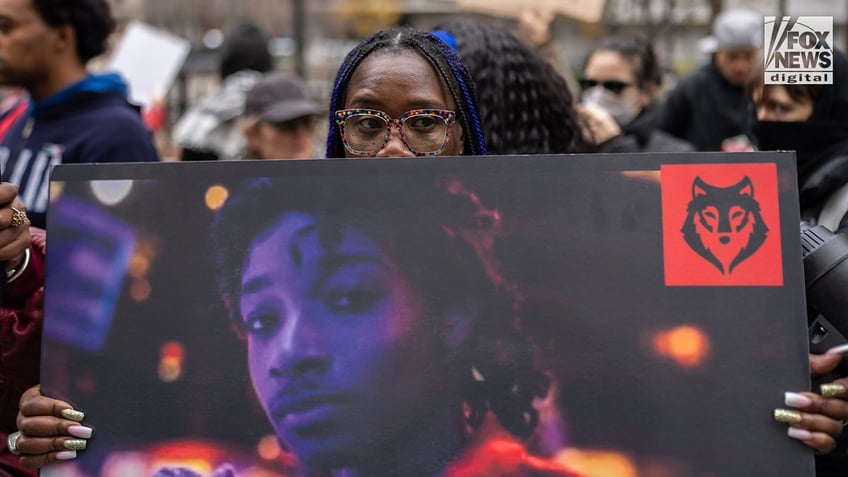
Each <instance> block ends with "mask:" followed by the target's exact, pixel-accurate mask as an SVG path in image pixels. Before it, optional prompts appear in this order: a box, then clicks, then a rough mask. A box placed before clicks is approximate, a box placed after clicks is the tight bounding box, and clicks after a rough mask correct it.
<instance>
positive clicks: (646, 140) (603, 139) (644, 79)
mask: <svg viewBox="0 0 848 477" xmlns="http://www.w3.org/2000/svg"><path fill="white" fill-rule="evenodd" d="M661 84H662V68H661V67H660V64H659V61H658V60H657V56H656V54H655V53H654V50H653V48H651V44H650V43H648V40H647V39H645V38H644V37H642V36H640V35H613V36H608V37H605V38H603V39H601V40H600V41H599V42H598V43H597V44H596V45H595V46H594V47H593V48H592V50H591V51H590V52H589V55H588V56H587V57H586V63H585V65H584V66H583V76H582V78H581V79H580V87H581V89H582V91H583V93H582V100H583V104H582V105H581V107H580V116H581V119H583V121H584V123H585V125H586V127H587V128H588V134H587V136H588V137H591V138H593V139H594V141H595V144H596V145H597V146H598V148H599V150H600V152H689V151H693V150H694V149H695V148H694V147H693V146H692V145H691V144H689V143H688V142H686V141H683V140H681V139H678V138H676V137H674V136H672V135H670V134H668V133H666V132H663V131H660V130H659V129H657V127H656V126H657V109H656V107H654V105H653V101H654V96H655V94H656V92H657V90H658V89H659V87H660V85H661Z"/></svg>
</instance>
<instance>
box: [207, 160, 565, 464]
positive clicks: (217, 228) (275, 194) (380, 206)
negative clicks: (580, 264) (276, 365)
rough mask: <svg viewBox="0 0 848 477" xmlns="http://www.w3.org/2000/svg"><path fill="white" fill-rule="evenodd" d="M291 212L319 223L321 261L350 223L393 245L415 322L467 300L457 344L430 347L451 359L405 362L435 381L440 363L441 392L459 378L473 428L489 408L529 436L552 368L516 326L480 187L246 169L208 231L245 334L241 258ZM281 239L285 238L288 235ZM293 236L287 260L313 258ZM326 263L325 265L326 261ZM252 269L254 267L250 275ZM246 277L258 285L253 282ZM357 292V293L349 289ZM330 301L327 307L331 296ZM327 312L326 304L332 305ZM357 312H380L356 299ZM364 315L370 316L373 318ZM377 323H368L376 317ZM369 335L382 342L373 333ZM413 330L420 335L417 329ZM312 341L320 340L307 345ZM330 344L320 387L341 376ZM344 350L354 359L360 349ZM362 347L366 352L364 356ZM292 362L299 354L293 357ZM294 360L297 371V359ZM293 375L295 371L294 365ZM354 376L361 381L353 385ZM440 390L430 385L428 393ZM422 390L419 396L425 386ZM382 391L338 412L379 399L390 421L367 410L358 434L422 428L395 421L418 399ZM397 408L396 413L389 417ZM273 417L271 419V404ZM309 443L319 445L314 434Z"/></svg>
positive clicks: (494, 216)
mask: <svg viewBox="0 0 848 477" xmlns="http://www.w3.org/2000/svg"><path fill="white" fill-rule="evenodd" d="M293 212H294V213H298V214H305V215H307V216H309V217H312V218H313V219H311V220H314V224H315V225H314V229H313V228H310V229H309V230H315V232H314V233H317V237H318V243H320V245H319V247H320V248H321V249H323V250H324V253H326V254H328V255H326V256H325V257H324V258H323V259H322V260H321V262H322V263H323V262H326V261H328V260H335V261H338V260H339V259H332V258H330V257H333V256H334V255H333V254H334V253H340V254H343V253H345V252H343V251H342V249H344V250H348V249H347V248H344V247H343V245H342V244H343V243H347V242H345V241H346V240H348V239H349V237H350V235H349V233H351V231H354V232H353V233H361V234H363V235H364V236H366V237H367V238H368V239H369V240H370V241H372V242H373V243H375V244H378V245H377V246H378V248H379V249H380V250H382V252H380V253H381V254H386V253H391V255H386V256H385V257H384V258H383V259H381V260H380V261H388V263H392V262H393V263H394V265H390V267H391V269H392V270H397V271H398V273H400V274H401V275H400V276H402V277H406V278H405V279H404V278H398V279H400V280H402V281H405V280H408V281H409V283H410V284H411V287H412V289H414V290H415V293H417V294H419V295H420V297H421V298H420V299H421V300H422V303H423V306H424V308H425V309H426V310H428V311H427V313H426V314H425V315H424V316H421V317H420V318H419V320H421V319H423V320H426V323H422V324H424V326H425V328H424V329H431V330H433V329H436V328H438V327H439V324H438V322H440V318H439V317H440V316H444V314H445V313H448V312H449V311H450V310H454V309H462V310H470V315H471V316H472V317H471V318H470V323H469V328H468V331H467V334H465V335H464V338H463V339H462V341H461V342H460V343H458V344H456V346H455V348H453V349H454V350H455V352H452V353H447V352H442V353H436V354H435V355H433V356H435V357H434V358H432V359H434V360H442V356H443V355H450V357H449V358H445V361H446V362H444V363H414V364H413V363H408V366H412V367H414V368H415V369H416V370H417V371H415V373H418V374H420V375H422V376H425V377H423V378H421V379H425V380H430V379H437V382H439V381H438V379H439V378H435V377H428V373H430V374H432V373H433V372H434V371H435V373H436V374H438V373H447V376H448V379H447V380H446V382H447V383H452V384H449V385H448V384H446V385H445V386H448V388H445V389H442V388H441V387H439V386H437V388H439V389H442V390H441V391H438V392H439V393H445V395H446V396H454V394H453V392H451V391H448V390H447V389H454V390H455V392H456V390H458V392H457V394H459V395H461V400H462V401H463V402H464V403H465V405H467V406H468V408H469V410H470V412H466V413H465V416H466V425H468V426H471V427H472V428H475V429H476V428H477V427H478V426H479V425H480V424H481V423H482V422H483V420H484V418H485V417H486V415H487V413H488V412H490V411H491V412H493V413H494V415H495V416H497V419H498V421H499V422H500V423H501V425H503V427H504V428H506V429H507V430H508V431H509V432H510V433H512V434H513V435H515V436H517V437H520V438H526V437H528V436H529V435H530V434H531V433H532V432H533V430H534V428H535V427H536V425H537V423H538V420H539V415H538V412H537V411H536V410H535V409H534V407H533V400H534V399H535V398H540V397H543V396H545V395H546V393H547V390H548V386H549V379H548V377H547V376H546V375H545V374H544V373H542V372H541V371H540V370H538V369H537V367H536V365H535V361H534V347H533V345H532V342H531V341H530V339H529V338H528V337H527V336H525V334H524V333H523V332H522V330H521V326H520V319H519V318H520V309H519V306H518V303H519V299H518V293H517V291H516V289H515V288H514V287H513V285H512V284H511V283H510V282H509V281H508V280H506V279H505V277H503V276H502V274H501V273H500V270H499V264H498V262H497V260H496V258H495V256H494V239H495V236H496V235H497V233H498V229H499V224H500V215H499V213H498V212H497V211H494V210H491V209H487V208H485V207H484V206H483V204H482V203H481V201H480V199H479V198H478V196H477V195H476V194H475V193H473V192H471V191H469V190H468V189H466V188H465V187H464V186H463V185H462V184H461V183H460V182H459V181H457V180H455V179H445V180H436V181H435V185H434V181H433V180H427V179H425V178H422V177H420V176H415V177H413V176H407V177H397V178H392V179H391V180H387V178H385V177H382V178H380V177H356V178H351V177H330V176H327V177H322V178H318V179H303V178H297V179H292V178H289V179H255V180H252V181H250V182H249V183H248V184H246V186H245V187H242V188H240V189H239V190H237V191H236V192H235V193H234V194H233V196H232V197H231V199H230V200H228V201H227V203H226V204H225V206H224V207H223V208H222V209H221V211H220V212H219V214H218V216H217V218H216V220H215V223H214V226H213V231H212V240H213V249H214V253H215V254H216V262H217V266H218V270H219V273H218V278H219V285H220V290H221V292H222V294H223V296H224V297H225V302H226V303H228V308H229V309H230V316H231V318H232V319H233V323H234V326H235V328H236V329H237V330H238V331H239V332H240V333H241V334H247V336H248V337H251V336H252V334H251V333H255V331H251V330H250V329H246V328H245V327H246V323H245V319H246V318H245V317H242V316H240V314H241V312H242V311H243V310H242V309H240V307H239V306H240V305H239V303H240V300H241V296H240V293H241V292H242V291H244V289H243V288H242V287H243V286H248V285H245V284H244V282H243V280H245V278H244V277H245V273H247V271H248V268H247V267H250V266H251V265H249V264H250V263H251V261H250V260H249V259H248V258H247V257H250V254H251V253H253V252H252V250H254V248H255V247H256V244H257V243H258V241H259V240H260V239H261V237H268V231H269V230H274V229H275V227H280V224H282V222H281V220H282V218H283V217H284V216H285V215H287V214H290V213H293ZM310 233H311V232H310ZM357 243H360V242H357ZM282 247H283V248H284V249H285V244H284V245H283V246H282ZM360 247H361V245H360ZM295 248H297V247H296V246H295V245H293V244H289V246H288V249H287V250H288V254H289V255H290V256H291V257H292V259H291V260H294V261H296V262H297V263H298V264H302V265H299V266H303V267H306V266H308V264H306V263H304V262H305V261H306V260H307V259H306V258H304V255H302V253H312V252H305V251H303V250H305V249H301V251H298V250H295ZM357 249H359V248H357ZM388 251H391V252H388ZM389 257H394V258H389ZM268 259H271V258H270V256H268V257H265V256H263V257H262V258H260V260H262V261H265V260H268ZM328 263H329V262H328ZM333 263H335V262H333ZM327 266H329V265H327ZM322 273H324V274H328V273H331V272H329V271H328V270H324V271H323V272H322ZM331 280H334V279H331ZM350 280H351V278H350V277H348V280H347V281H345V282H344V283H345V284H347V286H348V287H356V286H358V285H351V283H352V282H351V281H350ZM253 281H255V279H252V280H251V282H253ZM314 286H317V285H309V286H308V288H310V289H312V287H314ZM247 289H250V290H251V293H255V290H254V289H253V287H252V285H251V286H250V287H249V288H247ZM322 289H323V288H322ZM310 293H319V292H317V291H313V292H310ZM322 293H323V292H322ZM353 301H354V302H356V301H359V300H358V299H353ZM376 308H377V307H375V309H376ZM310 309H312V308H310ZM319 309H324V308H314V309H313V310H314V311H313V313H312V314H310V315H309V316H310V319H312V320H325V321H326V320H328V319H329V318H320V317H318V316H317V315H315V314H314V313H315V311H317V310H319ZM326 309H327V310H332V306H329V307H328V308H326ZM394 310H395V311H393V312H392V313H394V314H396V315H397V314H401V315H402V314H403V313H404V312H403V311H402V310H399V309H394ZM331 312H332V311H327V313H331ZM360 313H365V314H372V313H375V312H374V311H365V312H361V311H360ZM265 314H267V312H265ZM357 316H358V315H357ZM349 319H354V318H349ZM266 320H267V318H266ZM357 320H362V318H357ZM369 322H372V323H375V324H376V322H373V320H371V321H369ZM357 323H358V321H357ZM375 324H372V325H367V326H375ZM247 326H250V325H247ZM345 326H348V325H345ZM350 326H351V327H358V326H359V325H358V324H356V325H354V324H353V322H351V324H350ZM328 330H329V328H328ZM316 332H317V331H315V330H314V329H313V331H311V333H312V334H314V333H316ZM328 332H329V331H328ZM371 333H374V334H375V335H374V336H376V334H378V333H380V332H378V331H377V330H373V331H372V332H371ZM425 334H426V335H430V334H431V333H430V332H426V333H425ZM438 336H441V338H436V339H437V341H442V340H446V339H448V338H445V336H444V335H441V334H440V335H438ZM248 339H250V338H248ZM257 339H258V338H257ZM371 339H372V340H374V341H375V342H381V340H380V339H378V338H371ZM418 339H419V340H423V339H426V338H425V336H423V335H420V336H419V338H418ZM395 340H396V338H391V339H390V342H389V343H382V344H378V345H374V346H380V347H397V346H401V345H399V344H397V343H394V341H395ZM277 346H282V345H277ZM351 346H352V347H354V348H355V347H356V346H362V345H355V344H351ZM369 346H370V345H369ZM440 346H443V345H437V347H440ZM314 353H318V352H317V351H314ZM329 353H330V355H331V356H330V357H328V358H326V359H328V360H330V361H332V363H327V364H326V365H325V366H318V365H317V364H315V363H313V364H312V366H311V368H312V369H313V371H312V372H311V373H312V374H318V375H321V376H322V378H320V379H321V382H322V383H323V384H322V385H324V386H327V387H331V386H333V384H331V383H332V381H333V380H334V379H335V380H336V381H339V380H341V378H338V377H335V378H333V377H332V376H331V374H333V373H332V372H331V371H329V370H330V369H335V368H336V367H337V365H338V363H335V361H337V360H338V358H339V356H335V358H336V359H335V360H333V356H332V355H341V354H343V353H345V352H344V351H340V350H335V351H330V352H329ZM319 354H321V353H319ZM368 355H370V352H369V351H361V350H360V351H358V352H357V353H356V354H354V356H368ZM316 356H317V355H316ZM322 356H323V355H322ZM380 356H387V355H386V352H381V353H380ZM314 359H318V358H314ZM351 359H352V360H353V361H356V360H357V359H358V358H351ZM362 359H363V361H366V358H362ZM372 364H373V363H372ZM399 365H400V366H401V367H402V369H405V368H406V366H405V365H401V364H400V363H396V364H395V365H394V366H399ZM280 366H283V365H280ZM290 366H292V367H294V366H295V365H294V364H290ZM344 366H347V367H348V368H349V369H348V371H351V370H358V369H359V368H357V366H359V367H361V366H363V365H362V364H356V363H348V364H346V365H344ZM431 366H433V367H431ZM319 369H321V370H323V371H319ZM291 372H292V373H294V371H291ZM371 372H373V371H371ZM410 372H411V371H410ZM278 373H279V374H281V373H282V372H278ZM272 374H273V373H272ZM335 374H338V373H335ZM287 376H288V375H287ZM252 378H253V380H254V386H255V387H257V388H258V386H261V384H257V383H261V381H262V380H268V379H282V375H280V376H277V377H276V378H273V376H272V377H271V378H269V377H266V376H262V375H260V376H256V375H253V376H252ZM290 379H291V380H297V379H299V378H297V377H296V376H294V375H292V377H290ZM303 379H305V378H303ZM315 379H316V380H317V379H318V378H317V377H316V378H315ZM416 379H418V378H416ZM442 379H444V376H443V378H442ZM347 381H349V380H347ZM310 382H312V380H311V381H310ZM351 387H353V388H355V389H358V391H356V392H367V393H372V394H373V393H377V394H379V393H380V390H379V389H376V390H375V389H373V385H372V384H371V385H370V384H368V383H359V384H353V385H351V383H349V382H348V383H347V388H348V391H350V388H351ZM360 387H363V388H362V389H360ZM365 388H369V389H365ZM428 388H429V387H428ZM257 391H258V389H257ZM258 392H259V391H258ZM271 394H273V393H271ZM435 396H437V395H434V396H431V398H433V397H435ZM438 396H441V394H438ZM259 397H260V400H262V399H263V398H264V399H268V396H264V397H263V396H261V395H260V396H259ZM423 398H426V396H422V399H423ZM377 400H378V401H381V403H376V404H374V405H373V406H371V405H370V404H366V405H364V406H366V409H359V410H358V411H359V412H358V413H357V412H356V411H357V410H356V409H348V410H347V411H348V412H347V413H346V414H345V415H347V416H350V417H345V418H344V419H353V420H354V422H359V421H356V419H357V418H356V417H355V416H352V415H353V414H359V415H360V417H362V414H363V413H366V414H368V413H373V414H382V413H381V412H379V411H378V410H377V409H378V408H382V409H384V410H385V414H386V415H389V416H390V418H388V422H385V421H386V419H387V418H385V417H381V416H379V415H375V416H370V415H366V416H365V418H366V419H369V421H368V422H371V424H372V425H371V426H370V427H374V428H375V429H371V430H367V429H360V430H355V431H354V432H359V433H364V434H362V435H360V436H359V437H360V438H362V439H364V437H363V436H368V437H373V436H372V435H371V434H369V433H371V432H373V433H376V434H375V435H379V436H390V435H395V436H396V437H395V438H394V439H396V438H397V436H403V438H406V437H407V436H411V435H412V434H416V433H418V430H417V429H416V430H413V429H409V430H407V431H404V430H403V429H406V427H404V426H407V427H408V426H409V425H411V424H410V423H408V422H407V423H404V422H397V421H398V420H403V419H405V418H408V417H407V413H410V412H411V413H412V415H415V411H403V410H402V409H405V408H406V407H408V406H412V407H418V406H419V405H418V404H417V403H405V404H404V403H394V402H393V401H396V400H397V396H394V399H393V396H390V395H386V396H383V399H382V400H381V399H377ZM444 400H445V398H444V397H439V398H435V399H434V401H433V402H434V403H436V404H432V405H439V406H441V405H445V402H443V401H444ZM452 404H454V405H456V406H457V407H456V409H461V408H462V407H461V406H462V402H455V403H452ZM266 405H268V404H267V403H266ZM369 406H371V407H369ZM375 406H376V407H375ZM398 409H401V410H398ZM269 413H270V411H269ZM393 413H397V414H398V415H396V416H394V418H393V419H392V418H391V416H392V415H393ZM269 418H271V420H272V421H273V420H274V419H273V418H272V417H271V416H269ZM371 419H373V421H371ZM345 422H347V421H345ZM281 425H282V427H283V428H282V429H278V430H277V432H278V434H280V433H281V432H286V431H285V429H284V428H285V427H286V426H285V424H281ZM342 425H343V424H342ZM380 426H389V427H391V429H376V427H380ZM349 427H350V423H348V425H347V426H346V427H345V431H340V432H343V433H347V432H348V429H349ZM364 427H369V426H364ZM425 427H426V426H425ZM460 427H461V426H460ZM399 429H400V432H401V433H400V434H395V433H394V432H395V431H398V430H399ZM456 430H457V429H453V428H451V429H442V430H439V431H437V432H441V433H442V434H443V437H444V438H445V439H448V438H449V436H448V434H450V433H454V432H455V431H456ZM422 432H423V430H422ZM410 438H412V437H410ZM356 442H358V443H357V444H356V445H355V446H356V447H357V449H358V450H351V449H349V448H346V449H345V451H344V452H342V453H343V454H344V455H351V454H350V453H351V452H353V455H357V456H360V457H362V456H363V455H365V454H364V453H372V452H379V447H380V446H385V445H394V443H387V442H386V441H385V440H380V439H377V440H376V441H368V440H361V439H360V440H356ZM313 447H320V446H317V445H313ZM293 450H294V451H295V453H296V454H297V450H298V449H297V446H296V445H295V446H293ZM377 455H378V456H379V455H380V454H377ZM301 457H302V456H301ZM401 457H402V456H401ZM327 460H328V458H327V457H326V456H324V457H323V459H322V460H320V462H319V463H320V464H325V463H326V461H327ZM372 465H380V463H378V462H375V463H372ZM422 465H423V464H422ZM324 470H326V469H324ZM372 470H374V469H372Z"/></svg>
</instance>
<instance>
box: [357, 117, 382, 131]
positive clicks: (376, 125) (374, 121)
mask: <svg viewBox="0 0 848 477" xmlns="http://www.w3.org/2000/svg"><path fill="white" fill-rule="evenodd" d="M357 126H359V127H360V128H362V129H371V130H379V129H385V127H386V123H384V122H383V121H382V120H381V119H378V118H369V117H366V118H362V119H360V120H359V121H358V122H357Z"/></svg>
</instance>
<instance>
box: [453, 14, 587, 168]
mask: <svg viewBox="0 0 848 477" xmlns="http://www.w3.org/2000/svg"><path fill="white" fill-rule="evenodd" d="M438 29H439V30H442V31H445V32H447V33H448V34H450V35H451V36H453V38H454V39H455V40H456V45H457V48H458V51H459V56H460V58H461V59H462V62H463V64H464V65H465V66H466V68H468V71H469V72H470V74H471V77H472V78H473V79H474V82H475V86H476V88H477V92H478V94H479V101H478V106H479V110H480V115H481V120H482V123H483V130H484V131H485V134H486V145H487V147H488V148H489V153H490V154H556V153H569V152H582V151H587V150H589V149H590V148H589V147H588V143H587V142H586V141H585V140H584V138H583V137H582V133H581V129H580V127H579V123H578V119H577V112H576V110H575V108H574V100H573V98H572V96H571V92H570V91H569V89H568V85H567V84H566V82H565V80H564V79H563V78H562V77H561V76H560V75H559V73H557V72H556V70H555V69H554V67H553V66H552V65H551V64H550V63H548V62H547V61H546V60H545V59H544V58H542V56H541V55H540V54H539V53H537V52H536V51H535V50H534V49H533V48H532V47H530V46H529V45H527V44H526V43H525V42H523V41H522V40H520V39H519V38H517V37H516V36H515V35H513V34H512V33H510V32H509V31H508V30H506V29H504V28H501V27H499V26H495V25H491V24H487V23H483V22H479V21H474V20H457V21H452V22H448V23H446V24H444V25H441V26H440V27H439V28H438Z"/></svg>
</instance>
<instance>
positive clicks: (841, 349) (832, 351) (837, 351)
mask: <svg viewBox="0 0 848 477" xmlns="http://www.w3.org/2000/svg"><path fill="white" fill-rule="evenodd" d="M845 352H848V344H844V345H841V346H835V347H833V348H830V349H829V350H827V351H825V353H824V354H843V353H845Z"/></svg>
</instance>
